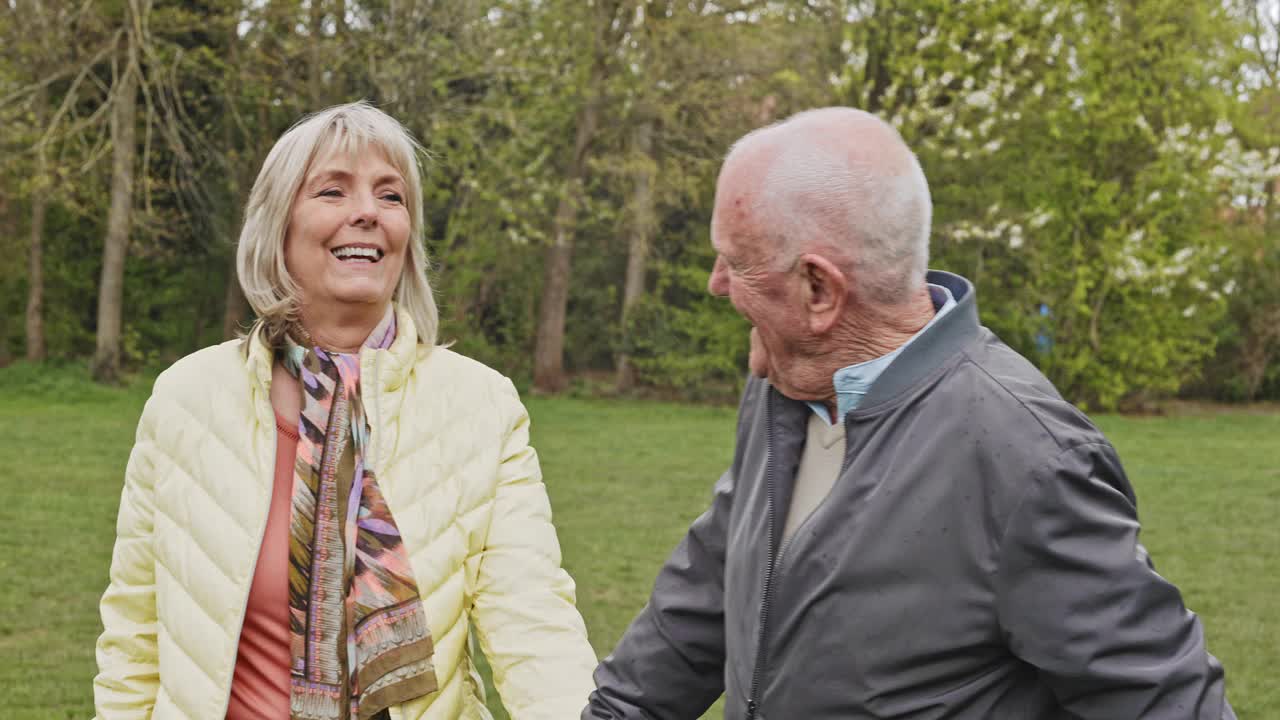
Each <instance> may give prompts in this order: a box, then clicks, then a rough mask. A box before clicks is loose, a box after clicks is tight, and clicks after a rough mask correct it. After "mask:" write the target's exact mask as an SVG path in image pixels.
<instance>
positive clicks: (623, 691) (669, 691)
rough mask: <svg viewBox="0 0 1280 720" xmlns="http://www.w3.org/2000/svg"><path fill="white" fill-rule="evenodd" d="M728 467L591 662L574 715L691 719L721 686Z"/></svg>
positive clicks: (587, 719)
mask: <svg viewBox="0 0 1280 720" xmlns="http://www.w3.org/2000/svg"><path fill="white" fill-rule="evenodd" d="M732 490H733V475H732V471H729V472H726V473H725V474H724V475H723V476H722V477H721V478H720V481H719V482H717V483H716V492H715V498H714V500H713V501H712V503H711V508H710V509H709V510H707V511H706V512H705V513H703V514H702V515H701V516H700V517H699V518H698V519H697V520H694V522H693V525H692V526H691V527H690V528H689V532H688V534H687V535H686V536H685V538H684V540H682V541H681V542H680V545H679V546H677V547H676V549H675V552H673V553H672V554H671V557H670V558H668V559H667V562H666V564H665V565H664V566H663V567H662V570H661V571H660V572H659V573H658V579H657V580H656V581H655V582H654V586H653V594H652V595H651V596H650V597H649V603H648V604H647V605H646V606H645V607H644V609H643V610H642V611H640V614H639V615H638V616H637V617H636V619H635V620H633V621H632V623H631V626H630V627H629V628H627V632H626V633H625V634H624V635H623V636H622V640H620V641H619V642H618V646H617V647H616V648H614V651H613V652H612V653H611V654H610V655H609V656H608V657H606V658H605V659H604V661H602V662H601V663H600V666H599V667H598V668H596V672H595V681H596V691H595V692H593V693H591V698H590V701H589V703H588V705H587V707H586V709H585V710H583V711H582V720H597V719H601V718H603V719H606V720H633V719H634V720H640V719H641V718H643V719H646V720H648V719H651V718H661V719H663V720H668V719H670V720H676V719H679V718H697V717H699V716H700V715H701V714H702V713H703V712H704V711H706V709H707V708H708V707H710V706H711V704H712V703H714V702H715V701H716V699H717V698H719V697H720V695H721V694H722V693H723V692H724V658H725V650H724V551H725V534H726V528H727V526H728V522H729V512H730V504H731V498H732Z"/></svg>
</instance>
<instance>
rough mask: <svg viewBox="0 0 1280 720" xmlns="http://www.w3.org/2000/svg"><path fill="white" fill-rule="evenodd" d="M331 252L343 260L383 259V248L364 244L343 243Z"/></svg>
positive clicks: (372, 260) (371, 261)
mask: <svg viewBox="0 0 1280 720" xmlns="http://www.w3.org/2000/svg"><path fill="white" fill-rule="evenodd" d="M329 252H331V253H333V256H334V257H336V258H338V259H339V260H341V261H342V262H365V263H376V262H378V261H379V260H381V259H382V251H381V250H379V249H378V248H376V247H368V246H363V245H343V246H342V247H336V248H334V249H332V250H330V251H329Z"/></svg>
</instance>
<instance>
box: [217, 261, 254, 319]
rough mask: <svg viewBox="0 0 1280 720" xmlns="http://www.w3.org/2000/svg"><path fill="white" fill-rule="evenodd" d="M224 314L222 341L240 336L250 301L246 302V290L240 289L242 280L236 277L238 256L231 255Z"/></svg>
mask: <svg viewBox="0 0 1280 720" xmlns="http://www.w3.org/2000/svg"><path fill="white" fill-rule="evenodd" d="M225 298H226V300H225V303H224V304H223V314H222V339H223V340H230V339H232V338H235V337H239V335H240V329H241V328H240V323H241V322H243V321H244V318H245V316H246V315H248V314H249V301H247V300H245V297H244V290H243V289H242V288H241V287H240V278H239V276H237V275H236V254H235V251H234V250H233V251H232V253H231V263H230V267H229V268H228V270H227V292H226V295H225Z"/></svg>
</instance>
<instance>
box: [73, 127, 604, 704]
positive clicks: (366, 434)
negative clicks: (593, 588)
mask: <svg viewBox="0 0 1280 720" xmlns="http://www.w3.org/2000/svg"><path fill="white" fill-rule="evenodd" d="M417 157H418V146H417V145H416V143H415V142H414V140H413V139H412V138H411V137H410V135H409V134H408V133H407V132H406V131H405V129H404V128H403V127H402V126H401V125H400V124H399V123H397V122H396V121H395V120H393V119H392V118H390V117H389V116H387V115H386V114H384V113H382V112H381V111H379V110H376V109H374V108H372V107H370V106H368V105H366V104H363V103H357V104H352V105H342V106H338V107H334V108H330V109H328V110H325V111H323V112H320V113H317V114H315V115H313V116H311V117H308V118H306V119H305V120H303V121H301V122H300V123H298V124H297V125H295V126H294V127H293V128H292V129H290V130H289V131H288V132H286V133H285V134H284V135H283V136H282V137H281V138H280V140H279V141H278V142H277V143H276V145H275V147H274V148H272V150H271V153H270V154H269V155H268V156H267V159H266V162H265V163H264V165H263V167H262V171H261V172H260V173H259V175H258V179H257V181H256V182H255V183H254V186H253V191H252V193H251V195H250V198H249V205H248V208H247V210H246V213H245V224H244V230H243V231H242V233H241V235H240V246H239V251H238V254H237V269H238V272H239V277H240V283H241V285H242V286H243V287H244V290H245V295H246V296H247V297H248V299H249V302H250V303H251V304H252V306H253V308H254V310H255V311H257V314H258V316H259V318H260V319H259V321H258V322H257V324H256V325H255V326H254V327H253V329H252V330H251V331H250V332H249V334H248V336H247V337H246V338H245V339H243V340H241V341H234V342H229V343H224V344H222V345H219V346H216V347H212V348H207V349H205V350H201V351H199V352H197V353H195V354H193V355H191V356H189V357H187V358H184V359H183V360H180V361H179V362H178V363H176V364H175V365H174V366H173V367H172V368H170V369H169V370H167V371H166V372H165V373H164V374H162V375H161V376H160V377H159V379H157V380H156V384H155V389H154V392H153V393H152V396H151V399H150V400H149V401H148V402H147V405H146V409H145V410H144V411H143V414H142V419H141V421H140V422H139V424H138V433H137V443H136V445H135V446H134V448H133V453H132V454H131V456H130V458H129V463H128V469H127V470H126V472H125V487H124V493H123V496H122V498H121V502H120V515H119V522H118V527H117V537H116V544H115V551H114V554H113V557H112V563H111V583H110V586H109V587H108V588H107V591H106V594H105V595H104V596H103V598H102V606H101V610H102V621H103V626H104V628H105V629H104V632H103V633H102V636H101V638H100V639H99V641H98V646H97V658H98V667H99V674H98V676H97V677H96V679H95V680H94V691H95V700H96V706H97V712H98V717H99V718H102V720H111V719H112V718H144V717H153V718H156V720H164V719H166V718H192V719H207V720H221V719H222V718H228V719H236V720H239V719H241V718H266V719H268V720H271V719H279V720H285V719H286V718H307V719H320V718H344V719H345V718H350V719H351V720H356V719H361V720H363V719H364V718H371V717H373V718H390V719H391V720H409V719H417V718H440V719H442V720H443V719H446V718H448V719H452V718H488V717H489V713H488V711H487V710H486V709H485V705H484V701H483V690H482V686H481V682H480V679H479V677H478V675H477V673H476V670H475V665H474V662H473V660H472V658H471V654H470V649H471V639H472V628H474V631H475V637H476V639H478V640H479V643H480V646H481V648H482V649H483V650H484V653H485V655H486V656H487V657H488V659H489V661H490V663H491V664H492V666H493V675H494V681H495V683H496V685H497V688H498V692H499V694H500V695H501V697H502V700H503V702H504V704H505V705H506V707H507V709H508V711H509V712H510V714H511V716H512V717H513V718H515V719H516V720H521V719H523V718H548V719H554V720H561V719H563V718H568V717H577V715H578V713H579V711H580V710H581V708H582V706H583V705H584V704H585V702H586V699H587V694H588V692H589V691H590V690H591V687H592V682H591V671H592V669H593V668H594V666H595V661H596V660H595V655H594V653H593V652H592V650H591V647H590V646H589V645H588V643H587V637H586V629H585V628H584V626H583V622H582V619H581V617H580V616H579V614H578V612H577V611H576V610H575V608H574V586H573V581H572V580H571V579H570V578H569V576H568V574H567V573H566V572H565V571H564V570H563V569H561V567H560V549H559V545H558V543H557V540H556V534H555V530H554V529H553V527H552V525H551V508H550V505H549V503H548V500H547V494H546V490H545V488H544V486H543V484H542V481H541V475H540V472H539V470H538V461H537V456H536V455H535V453H534V451H533V448H531V447H530V446H529V420H528V416H527V415H526V413H525V410H524V407H523V406H522V405H521V403H520V400H519V398H518V397H517V395H516V391H515V388H514V387H513V386H512V384H511V382H510V381H508V380H507V379H506V378H504V377H502V376H501V375H499V374H498V373H496V372H494V371H492V370H490V369H488V368H486V367H484V366H482V365H480V364H478V363H476V362H474V361H472V360H468V359H466V358H464V357H461V356H459V355H457V354H455V353H453V352H451V351H449V350H447V349H445V348H444V347H440V346H437V345H436V325H437V314H436V306H435V303H434V301H433V300H432V296H431V290H430V288H429V287H428V285H427V276H426V265H427V261H426V257H425V250H424V247H423V227H422V223H423V218H422V201H421V198H422V191H421V180H420V176H419V170H418V164H417Z"/></svg>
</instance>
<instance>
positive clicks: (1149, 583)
mask: <svg viewBox="0 0 1280 720" xmlns="http://www.w3.org/2000/svg"><path fill="white" fill-rule="evenodd" d="M1138 530H1139V526H1138V516H1137V507H1136V501H1135V498H1134V495H1133V491H1132V489H1131V487H1130V486H1129V482H1128V480H1127V479H1126V478H1125V476H1124V471H1123V470H1122V469H1121V466H1120V461H1119V458H1118V457H1117V456H1116V454H1115V450H1114V449H1113V448H1112V447H1111V446H1110V445H1109V444H1107V443H1105V442H1098V443H1089V444H1083V445H1079V446H1076V447H1073V448H1069V449H1068V450H1065V451H1063V452H1062V453H1061V454H1060V455H1059V457H1057V458H1055V459H1054V460H1053V461H1052V462H1051V463H1050V464H1049V465H1048V466H1047V467H1046V468H1045V469H1044V471H1043V472H1042V473H1040V474H1039V476H1038V477H1036V478H1034V479H1033V480H1032V481H1031V485H1030V487H1029V489H1028V490H1027V492H1026V494H1025V496H1024V497H1023V499H1022V501H1021V503H1020V504H1019V505H1018V507H1017V508H1016V509H1015V510H1014V511H1013V514H1012V517H1011V518H1010V520H1009V524H1008V527H1007V529H1006V532H1005V535H1004V538H1003V541H1002V543H1001V548H1000V553H1001V556H1000V564H999V574H998V577H997V592H998V601H997V602H998V612H999V620H1000V624H1001V627H1002V629H1003V632H1004V633H1005V638H1006V642H1007V643H1008V647H1009V648H1010V649H1011V650H1012V652H1013V653H1014V654H1015V655H1017V656H1018V657H1020V658H1022V659H1023V660H1025V661H1026V662H1028V663H1030V664H1031V665H1033V666H1035V667H1036V668H1038V669H1039V670H1040V673H1041V677H1042V679H1043V680H1044V682H1045V683H1046V684H1048V686H1049V687H1051V688H1052V690H1053V692H1054V693H1055V695H1056V696H1057V699H1058V701H1059V702H1060V703H1061V704H1062V705H1063V707H1065V708H1066V709H1067V710H1069V711H1070V712H1071V713H1072V715H1073V716H1074V717H1079V718H1081V720H1091V719H1093V718H1099V719H1100V718H1122V717H1126V718H1137V717H1144V718H1146V717H1151V718H1180V719H1186V720H1191V719H1192V718H1195V719H1196V720H1222V719H1227V718H1229V719H1231V720H1234V719H1235V714H1234V713H1233V712H1232V710H1231V707H1230V705H1228V704H1227V700H1226V696H1225V690H1224V681H1223V670H1222V666H1221V664H1219V663H1218V661H1217V660H1216V659H1214V658H1213V656H1211V655H1209V653H1208V651H1207V650H1206V648H1205V639H1204V630H1203V628H1202V626H1201V624H1200V621H1199V620H1198V619H1197V618H1196V616H1195V615H1194V614H1193V613H1191V612H1190V611H1189V610H1187V608H1186V606H1184V605H1183V603H1182V597H1181V595H1180V594H1179V593H1178V589H1177V588H1176V587H1174V586H1173V585H1172V584H1171V583H1170V582H1169V581H1167V580H1165V579H1164V578H1162V577H1160V576H1159V575H1157V574H1156V572H1155V569H1154V568H1153V566H1152V565H1151V562H1150V560H1149V558H1148V556H1147V553H1146V550H1145V549H1144V548H1143V547H1142V546H1141V545H1140V544H1139V543H1138Z"/></svg>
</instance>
